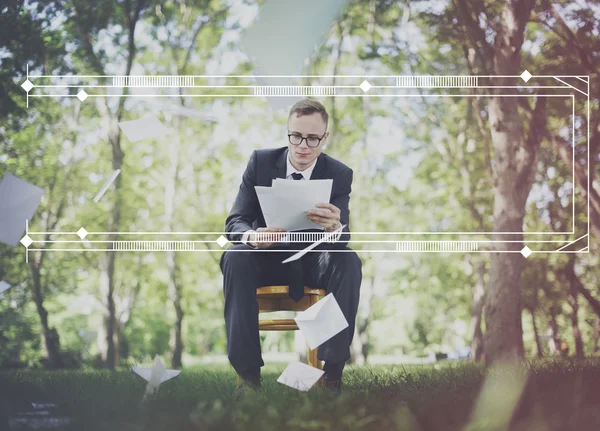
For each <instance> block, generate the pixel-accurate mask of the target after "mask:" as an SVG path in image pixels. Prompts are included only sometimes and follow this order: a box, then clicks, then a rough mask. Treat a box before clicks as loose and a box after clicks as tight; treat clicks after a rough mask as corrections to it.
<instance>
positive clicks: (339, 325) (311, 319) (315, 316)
mask: <svg viewBox="0 0 600 431" xmlns="http://www.w3.org/2000/svg"><path fill="white" fill-rule="evenodd" d="M294 320H295V321H296V323H297V324H298V329H300V332H302V335H303V336H304V339H305V340H306V344H308V347H310V348H311V350H314V349H316V348H317V347H319V346H320V345H321V344H323V343H324V342H325V341H327V340H329V339H330V338H331V337H333V336H334V335H336V334H338V333H340V332H342V331H343V330H344V329H346V328H347V327H348V321H347V320H346V318H345V317H344V313H342V309H341V308H340V306H339V304H338V303H337V301H336V300H335V297H334V296H333V293H330V294H329V295H327V296H326V297H325V298H323V299H321V300H320V301H319V302H317V303H316V304H315V305H313V306H312V307H309V308H308V309H306V311H302V312H300V313H298V314H297V315H296V317H295V318H294Z"/></svg>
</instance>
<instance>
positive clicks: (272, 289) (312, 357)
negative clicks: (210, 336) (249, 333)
mask: <svg viewBox="0 0 600 431" xmlns="http://www.w3.org/2000/svg"><path fill="white" fill-rule="evenodd" d="M289 290H290V289H289V286H264V287H259V288H258V289H256V299H257V301H258V312H259V313H268V312H273V311H304V310H306V309H307V308H309V307H310V306H312V305H315V304H316V303H317V301H318V300H319V299H321V298H323V297H324V296H325V294H326V293H325V290H323V289H312V288H310V287H306V286H305V287H304V297H303V298H302V299H301V300H300V301H298V302H295V301H294V300H293V299H292V298H290V296H289ZM258 329H259V330H260V331H295V330H297V329H298V325H297V324H296V322H295V321H294V319H270V320H259V321H258ZM318 351H319V349H318V348H316V349H315V350H311V349H310V348H309V349H308V365H310V366H312V367H315V368H318V369H319V370H322V369H323V364H322V363H321V361H319V359H318V358H317V354H318ZM237 383H238V386H239V385H240V384H241V377H240V376H238V378H237Z"/></svg>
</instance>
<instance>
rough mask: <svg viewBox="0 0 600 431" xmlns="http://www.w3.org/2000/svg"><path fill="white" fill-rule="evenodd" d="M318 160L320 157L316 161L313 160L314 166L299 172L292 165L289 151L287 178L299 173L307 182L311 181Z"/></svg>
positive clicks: (288, 151)
mask: <svg viewBox="0 0 600 431" xmlns="http://www.w3.org/2000/svg"><path fill="white" fill-rule="evenodd" d="M317 159H318V157H317V158H316V159H315V160H313V162H312V165H310V166H309V167H308V168H306V169H304V170H303V171H299V170H297V169H296V168H295V167H294V166H293V165H292V162H290V150H287V157H286V161H287V170H286V174H285V177H286V178H287V177H289V176H290V175H292V174H294V173H296V172H298V173H300V174H302V176H303V177H304V179H305V180H310V177H311V175H312V172H313V170H314V169H315V165H316V164H317Z"/></svg>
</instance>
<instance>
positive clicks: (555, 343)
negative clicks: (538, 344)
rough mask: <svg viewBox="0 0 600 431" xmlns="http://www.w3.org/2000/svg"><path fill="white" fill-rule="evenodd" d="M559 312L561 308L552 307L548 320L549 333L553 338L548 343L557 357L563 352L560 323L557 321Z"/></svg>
mask: <svg viewBox="0 0 600 431" xmlns="http://www.w3.org/2000/svg"><path fill="white" fill-rule="evenodd" d="M559 311H560V309H559V307H556V306H552V307H550V318H549V320H548V332H549V335H550V336H551V339H550V340H549V341H548V347H549V348H550V351H551V352H552V353H553V354H555V355H559V354H560V352H561V349H560V347H561V340H560V335H559V333H558V322H557V321H556V316H557V315H558V313H559Z"/></svg>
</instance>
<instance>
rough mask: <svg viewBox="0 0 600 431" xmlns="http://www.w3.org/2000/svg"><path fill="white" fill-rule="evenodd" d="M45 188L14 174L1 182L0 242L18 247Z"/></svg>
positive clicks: (5, 177)
mask: <svg viewBox="0 0 600 431" xmlns="http://www.w3.org/2000/svg"><path fill="white" fill-rule="evenodd" d="M43 195H44V190H43V189H41V188H39V187H37V186H34V185H33V184H29V183H28V182H27V181H24V180H22V179H20V178H18V177H16V176H14V175H12V174H6V175H5V176H4V178H2V182H0V242H3V243H5V244H8V245H10V246H12V247H16V246H17V244H18V243H19V240H20V239H21V238H22V237H23V233H24V231H25V220H31V218H32V217H33V214H34V213H35V211H36V210H37V207H38V206H39V205H40V201H41V200H42V196H43Z"/></svg>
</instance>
